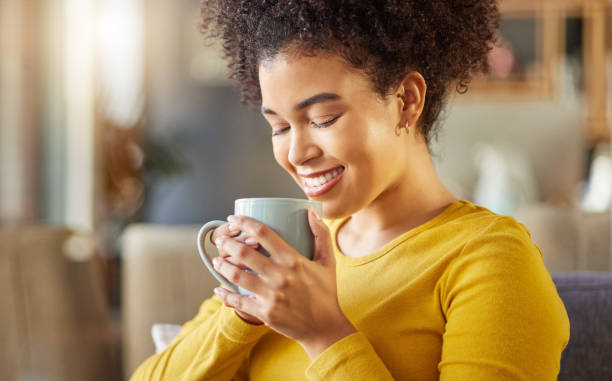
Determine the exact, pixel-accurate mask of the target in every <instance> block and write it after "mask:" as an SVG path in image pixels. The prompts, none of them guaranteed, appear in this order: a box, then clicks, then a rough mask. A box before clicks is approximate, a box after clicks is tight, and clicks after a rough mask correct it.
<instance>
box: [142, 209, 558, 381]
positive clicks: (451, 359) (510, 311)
mask: <svg viewBox="0 0 612 381" xmlns="http://www.w3.org/2000/svg"><path fill="white" fill-rule="evenodd" d="M346 220H347V219H342V220H331V221H327V223H328V225H329V227H330V230H331V233H332V237H333V238H334V239H333V241H334V250H335V254H336V259H337V282H338V299H339V301H340V306H341V307H342V310H343V311H344V313H345V314H346V316H347V317H348V319H349V320H350V321H351V322H352V323H353V325H354V326H355V328H357V330H358V332H357V333H354V334H352V335H350V336H347V337H345V338H343V339H342V340H340V341H338V342H336V343H334V344H333V345H332V346H330V347H329V348H327V349H326V350H325V351H324V352H323V353H321V354H320V355H319V357H317V358H316V359H315V360H314V361H311V360H310V358H309V357H308V355H307V354H306V352H305V351H304V350H303V349H302V347H301V346H300V345H299V344H298V343H296V342H294V341H292V340H290V339H287V338H286V337H284V336H282V335H280V334H278V333H276V332H274V331H273V330H271V329H270V328H268V327H266V326H263V325H262V326H254V325H250V324H248V323H246V322H244V321H242V320H241V319H240V318H239V317H238V316H236V315H235V313H234V310H233V309H231V308H228V307H226V306H223V305H222V304H221V301H220V299H219V298H218V297H217V296H213V297H212V298H210V299H208V300H206V301H205V302H204V303H203V304H202V306H201V308H200V311H199V313H198V314H197V316H196V317H195V318H194V319H193V320H191V321H189V322H188V323H186V324H185V325H184V326H183V329H182V331H181V333H180V334H179V336H178V337H177V338H176V339H175V340H174V342H173V343H172V345H171V346H170V347H169V348H168V349H167V350H166V351H164V352H162V353H160V354H158V355H154V356H152V357H150V358H149V359H147V360H146V361H145V362H144V363H143V364H141V365H140V367H139V368H138V369H137V371H136V372H135V373H134V375H133V377H132V380H161V379H166V380H232V379H233V380H257V381H259V380H282V381H289V380H350V381H358V380H367V381H372V380H419V381H420V380H446V381H491V380H496V381H502V380H521V381H548V380H551V381H552V380H556V379H557V374H558V372H559V364H560V359H561V352H562V351H563V349H564V348H565V346H566V345H567V342H568V340H569V320H568V317H567V314H566V311H565V308H564V306H563V303H562V301H561V300H560V298H559V296H558V294H557V291H556V289H555V286H554V284H553V282H552V280H551V277H550V275H549V273H548V271H547V270H546V268H545V267H544V265H543V262H542V254H541V253H540V251H539V249H538V248H537V247H536V246H535V245H534V244H533V243H532V241H531V239H530V235H529V233H528V232H527V230H526V229H525V227H524V226H523V225H521V224H519V223H517V222H516V221H515V220H514V219H513V218H511V217H504V216H499V215H496V214H494V213H492V212H490V211H489V210H487V209H485V208H482V207H479V206H475V205H474V204H472V203H470V202H467V201H458V202H456V203H455V204H453V205H451V206H450V207H448V208H447V209H446V210H445V211H444V212H442V213H441V214H440V215H438V216H437V217H435V218H433V219H432V220H430V221H428V222H426V223H425V224H423V225H421V226H419V227H417V228H414V229H412V230H410V231H408V232H406V233H404V234H403V235H401V236H399V237H397V238H395V239H394V240H392V241H391V242H389V243H387V244H386V245H384V246H383V247H382V248H380V249H379V250H376V251H375V252H373V253H370V254H368V255H366V256H363V257H358V258H353V257H347V256H344V255H343V254H342V253H341V252H340V251H339V250H338V247H337V245H336V239H335V238H336V233H337V231H338V228H339V227H340V226H341V225H342V224H343V223H344V222H345V221H346Z"/></svg>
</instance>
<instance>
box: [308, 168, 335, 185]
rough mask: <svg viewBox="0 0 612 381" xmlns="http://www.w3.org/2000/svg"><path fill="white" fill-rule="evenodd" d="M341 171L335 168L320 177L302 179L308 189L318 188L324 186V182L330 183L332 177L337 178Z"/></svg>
mask: <svg viewBox="0 0 612 381" xmlns="http://www.w3.org/2000/svg"><path fill="white" fill-rule="evenodd" d="M340 171H341V169H340V168H337V169H334V170H333V171H331V172H328V173H325V174H323V175H321V176H317V177H304V178H303V179H304V182H305V183H306V185H307V186H309V187H320V186H321V185H323V184H325V183H326V182H328V181H330V180H331V179H333V178H334V177H336V176H338V175H339V174H340Z"/></svg>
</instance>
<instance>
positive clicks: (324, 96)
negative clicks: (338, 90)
mask: <svg viewBox="0 0 612 381" xmlns="http://www.w3.org/2000/svg"><path fill="white" fill-rule="evenodd" d="M340 98H341V97H340V95H338V94H334V93H319V94H317V95H313V96H312V97H310V98H306V99H304V100H303V101H301V102H300V103H298V104H297V105H295V107H294V108H293V109H294V110H295V111H299V110H303V109H305V108H306V107H308V106H312V105H313V104H315V103H322V102H327V101H335V100H338V99H340ZM261 113H262V114H270V115H276V111H274V110H271V109H269V108H267V107H264V106H261Z"/></svg>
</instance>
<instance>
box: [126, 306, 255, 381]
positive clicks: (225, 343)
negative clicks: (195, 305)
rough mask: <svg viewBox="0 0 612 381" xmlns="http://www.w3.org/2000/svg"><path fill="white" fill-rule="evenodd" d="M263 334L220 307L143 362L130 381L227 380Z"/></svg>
mask: <svg viewBox="0 0 612 381" xmlns="http://www.w3.org/2000/svg"><path fill="white" fill-rule="evenodd" d="M266 330H267V327H265V326H252V325H250V324H248V323H246V322H244V321H243V320H241V319H240V318H239V317H237V316H236V315H235V312H234V310H233V309H230V308H228V307H221V308H219V309H218V310H217V311H216V312H215V313H213V315H211V316H210V317H209V318H208V319H206V321H204V322H202V323H200V324H199V325H198V326H197V327H195V328H194V329H193V330H191V331H190V332H188V333H186V334H185V335H183V336H180V337H179V338H177V339H176V340H175V341H174V342H173V343H172V345H171V346H170V347H168V348H167V349H166V350H165V351H163V352H162V353H159V354H156V355H153V356H151V357H149V358H148V359H147V360H146V361H144V362H143V363H142V364H141V365H140V366H139V367H138V369H136V371H135V372H134V374H133V375H132V377H131V380H133V381H138V380H175V379H181V380H200V379H206V380H230V379H231V378H232V377H233V375H234V374H235V373H236V371H237V370H238V368H239V367H240V364H241V363H242V362H243V361H244V360H245V359H246V357H247V356H248V354H249V351H250V350H251V348H252V347H253V346H254V345H255V343H256V342H257V341H258V339H259V338H260V337H261V336H262V335H263V334H264V333H265V332H266Z"/></svg>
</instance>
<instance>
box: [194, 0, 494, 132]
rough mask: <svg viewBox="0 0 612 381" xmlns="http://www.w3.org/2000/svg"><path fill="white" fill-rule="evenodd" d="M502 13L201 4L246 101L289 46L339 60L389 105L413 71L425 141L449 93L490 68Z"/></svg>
mask: <svg viewBox="0 0 612 381" xmlns="http://www.w3.org/2000/svg"><path fill="white" fill-rule="evenodd" d="M498 25H499V11H498V9H497V5H496V1H495V0H387V1H384V0H380V1H374V0H373V1H367V0H328V1H325V0H287V1H278V0H276V1H271V0H202V3H201V19H200V28H201V31H202V33H204V34H205V35H206V36H209V37H213V38H220V39H221V43H222V46H223V52H224V55H225V57H226V58H227V60H228V62H229V69H230V76H231V78H233V79H235V80H236V81H237V82H238V84H239V86H240V90H241V94H242V101H243V102H244V103H247V104H251V105H259V104H260V103H261V91H260V88H259V78H258V66H259V64H260V63H261V62H262V61H263V60H268V59H272V58H274V57H275V56H276V55H277V54H279V53H282V52H284V51H285V50H286V49H288V48H290V47H291V48H293V49H297V51H298V53H300V54H306V55H312V54H316V53H317V52H321V51H325V52H330V53H333V54H337V55H339V56H340V57H342V58H343V59H344V60H345V61H347V62H348V63H349V64H350V65H352V66H353V67H355V68H356V69H359V70H361V71H362V72H363V73H364V74H366V75H367V76H368V78H369V79H370V81H371V83H372V85H373V89H374V90H375V91H376V92H377V93H378V94H379V95H380V96H381V97H382V98H383V99H384V98H385V97H386V96H387V95H389V92H390V91H392V89H394V88H395V87H396V86H397V85H399V83H400V81H401V79H402V78H403V77H404V75H405V74H407V73H408V72H409V71H411V70H416V71H418V72H419V73H421V74H422V75H423V77H424V78H425V81H426V83H427V98H426V102H425V107H424V110H423V114H422V115H421V118H420V128H421V132H422V133H423V135H424V136H425V139H426V141H427V143H429V142H430V141H431V138H432V137H435V136H436V135H437V130H438V124H437V123H436V121H437V119H438V116H439V114H440V111H441V110H442V108H443V106H444V104H445V102H446V97H447V94H448V90H449V88H450V87H451V86H453V85H454V86H455V87H456V90H457V91H458V92H460V93H464V92H465V91H467V85H468V83H469V81H470V78H471V76H472V75H473V74H475V73H477V72H486V71H487V70H488V61H487V55H488V52H489V50H490V49H491V47H492V45H493V43H494V42H495V36H496V29H497V28H498Z"/></svg>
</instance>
